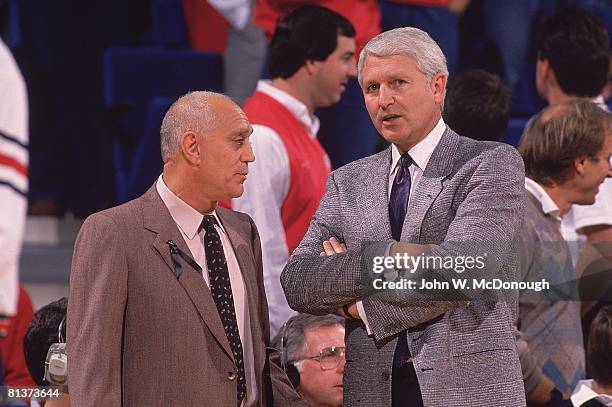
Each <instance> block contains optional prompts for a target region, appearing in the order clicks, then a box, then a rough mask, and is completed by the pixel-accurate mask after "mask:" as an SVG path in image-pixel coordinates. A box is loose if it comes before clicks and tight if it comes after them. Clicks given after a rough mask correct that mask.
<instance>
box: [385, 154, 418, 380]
mask: <svg viewBox="0 0 612 407" xmlns="http://www.w3.org/2000/svg"><path fill="white" fill-rule="evenodd" d="M412 163H413V161H412V158H411V157H410V155H408V153H404V154H402V156H401V157H400V160H399V164H398V168H397V173H395V178H394V179H393V186H392V187H391V195H390V196H389V221H390V223H391V235H392V236H393V239H395V240H397V241H399V240H400V238H401V236H402V227H403V225H404V219H405V218H406V209H407V207H408V198H410V185H411V184H412V182H411V179H410V170H409V169H408V168H409V167H410V165H411V164H412ZM409 357H410V349H408V340H407V338H406V331H402V332H400V334H399V337H398V341H397V345H396V346H395V353H394V354H393V366H394V367H396V368H399V367H402V366H403V365H404V363H406V361H407V360H408V358H409Z"/></svg>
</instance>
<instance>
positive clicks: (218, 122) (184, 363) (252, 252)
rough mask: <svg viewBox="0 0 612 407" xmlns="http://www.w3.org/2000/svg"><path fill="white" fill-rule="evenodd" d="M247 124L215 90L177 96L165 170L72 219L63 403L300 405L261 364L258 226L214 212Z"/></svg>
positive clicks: (243, 154)
mask: <svg viewBox="0 0 612 407" xmlns="http://www.w3.org/2000/svg"><path fill="white" fill-rule="evenodd" d="M252 131H253V129H252V128H251V125H250V124H249V121H248V119H247V118H246V115H245V114H244V112H243V111H242V110H240V108H239V107H238V105H236V104H235V103H234V102H232V101H231V100H230V99H229V98H228V97H226V96H224V95H220V94H216V93H212V92H192V93H189V94H187V95H185V96H183V97H181V98H179V99H178V100H177V101H176V102H175V103H174V104H173V105H172V106H171V107H170V109H169V110H168V112H167V113H166V115H165V117H164V120H163V122H162V127H161V150H162V159H163V161H164V170H163V174H162V175H160V177H159V179H158V180H157V181H156V182H155V184H153V186H151V188H150V189H149V190H148V191H147V192H146V193H145V194H144V195H143V196H141V197H140V198H137V199H135V200H133V201H130V202H128V203H126V204H124V205H121V206H118V207H115V208H111V209H107V210H105V211H102V212H99V213H96V214H94V215H92V216H90V217H89V218H87V219H86V220H85V222H84V223H83V226H82V228H81V231H80V232H79V236H78V237H77V241H76V244H75V250H74V258H73V261H72V272H71V275H70V301H69V304H68V321H67V327H68V338H67V343H68V344H69V349H68V352H67V354H68V364H69V365H70V375H69V379H68V381H69V386H70V400H71V403H72V405H75V406H128V407H131V406H227V407H235V406H239V407H247V406H265V405H275V406H276V405H279V406H280V405H286V406H294V405H302V403H303V402H302V401H300V400H299V397H298V395H297V394H296V393H295V391H294V390H293V388H292V387H291V385H290V383H289V382H288V380H287V377H286V375H285V374H284V373H283V372H282V371H281V369H280V368H279V367H278V366H276V365H273V364H270V363H269V361H268V357H269V352H268V349H267V348H268V346H269V339H268V338H269V337H270V334H269V325H268V309H267V305H266V296H265V293H264V290H263V274H262V267H261V264H262V263H261V246H260V240H259V235H258V234H257V229H256V227H255V224H254V223H253V221H252V220H251V219H250V218H249V217H248V216H247V215H245V214H241V213H237V212H234V211H231V210H229V209H225V208H221V207H218V206H217V202H218V201H219V200H222V199H230V198H235V197H238V196H240V195H241V194H242V191H243V186H242V184H243V183H244V181H245V179H246V177H247V173H248V164H249V163H251V162H253V161H254V159H255V157H254V155H253V151H252V149H251V145H250V143H249V136H250V135H251V132H252Z"/></svg>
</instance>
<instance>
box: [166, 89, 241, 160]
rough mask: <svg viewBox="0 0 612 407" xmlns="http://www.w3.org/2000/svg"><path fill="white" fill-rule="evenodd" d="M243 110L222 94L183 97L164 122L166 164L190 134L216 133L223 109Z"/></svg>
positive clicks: (203, 92) (171, 109)
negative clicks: (184, 138) (219, 113)
mask: <svg viewBox="0 0 612 407" xmlns="http://www.w3.org/2000/svg"><path fill="white" fill-rule="evenodd" d="M228 106H229V107H235V108H236V109H240V108H239V107H238V105H236V104H235V103H234V102H233V101H232V100H231V99H230V98H229V97H227V96H225V95H222V94H220V93H215V92H208V91H197V92H190V93H187V94H186V95H184V96H181V97H180V98H179V99H178V100H177V101H176V102H174V103H173V104H172V106H170V109H168V111H167V112H166V115H165V116H164V120H163V121H162V125H161V129H160V136H161V156H162V160H163V162H164V163H166V162H168V160H170V158H171V157H172V156H174V155H175V154H176V153H177V152H178V151H179V145H180V141H181V136H182V135H183V134H185V133H187V132H190V131H191V132H194V133H198V134H203V135H204V134H206V133H209V132H211V131H213V130H215V128H216V126H217V123H218V119H219V117H218V112H219V111H220V109H221V108H222V107H228Z"/></svg>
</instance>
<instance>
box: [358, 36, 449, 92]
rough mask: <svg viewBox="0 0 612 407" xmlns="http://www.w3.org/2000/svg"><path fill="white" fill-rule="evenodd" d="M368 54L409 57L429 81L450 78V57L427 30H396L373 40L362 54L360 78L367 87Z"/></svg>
mask: <svg viewBox="0 0 612 407" xmlns="http://www.w3.org/2000/svg"><path fill="white" fill-rule="evenodd" d="M368 55H373V56H377V57H384V56H389V55H408V56H410V57H412V58H413V59H414V61H415V62H416V65H417V67H418V68H419V70H420V71H421V72H422V73H423V74H425V76H427V78H428V79H430V80H431V79H433V77H434V76H435V75H437V74H439V73H441V74H444V75H446V76H448V68H447V66H446V57H445V56H444V53H443V52H442V50H441V49H440V47H439V46H438V44H437V43H436V42H435V41H434V40H433V39H432V38H431V37H430V36H429V34H427V33H426V32H425V31H423V30H419V29H418V28H414V27H403V28H396V29H394V30H389V31H385V32H383V33H381V34H379V35H377V36H376V37H374V38H372V39H371V40H370V41H368V43H367V44H366V46H365V47H364V48H363V50H362V51H361V54H359V62H358V63H357V75H358V76H357V78H358V80H359V84H360V85H362V86H363V82H362V81H363V76H362V73H363V66H364V64H365V59H366V57H367V56H368Z"/></svg>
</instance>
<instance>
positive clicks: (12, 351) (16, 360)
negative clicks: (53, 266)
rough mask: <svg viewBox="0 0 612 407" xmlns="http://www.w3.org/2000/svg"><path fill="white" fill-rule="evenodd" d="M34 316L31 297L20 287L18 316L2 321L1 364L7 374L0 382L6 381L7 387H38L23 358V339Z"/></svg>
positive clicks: (0, 333)
mask: <svg viewBox="0 0 612 407" xmlns="http://www.w3.org/2000/svg"><path fill="white" fill-rule="evenodd" d="M33 314H34V310H33V308H32V300H30V296H29V295H28V293H27V292H26V290H24V289H23V287H19V302H18V304H17V314H16V315H15V316H14V317H12V318H7V319H3V320H0V363H1V364H2V367H3V368H4V373H5V374H4V378H0V382H2V381H4V385H5V386H27V387H34V386H36V384H35V383H34V381H33V380H32V377H30V372H29V371H28V367H27V365H26V363H25V358H24V356H23V337H24V336H25V333H26V331H27V330H28V326H29V325H30V321H32V315H33ZM0 370H1V369H0ZM2 379H4V380H2Z"/></svg>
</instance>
